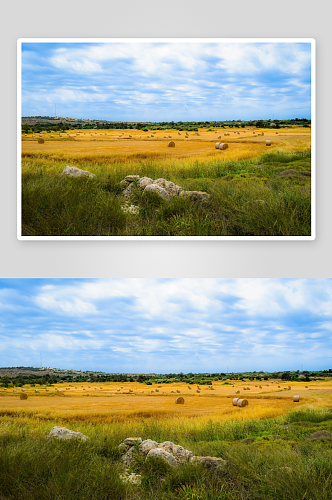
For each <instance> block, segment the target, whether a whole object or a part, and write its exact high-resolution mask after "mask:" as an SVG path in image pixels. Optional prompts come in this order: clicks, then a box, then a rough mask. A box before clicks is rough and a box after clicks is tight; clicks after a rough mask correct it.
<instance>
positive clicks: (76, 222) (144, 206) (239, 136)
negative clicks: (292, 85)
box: [22, 126, 311, 236]
mask: <svg viewBox="0 0 332 500" xmlns="http://www.w3.org/2000/svg"><path fill="white" fill-rule="evenodd" d="M226 134H227V135H226ZM262 134H264V135H262ZM51 136H52V137H51ZM38 138H39V134H35V137H33V136H32V134H31V133H30V134H26V135H25V134H23V135H22V234H23V235H25V236H292V235H293V236H308V235H310V234H311V227H310V220H311V187H310V186H311V183H310V172H311V160H310V148H311V134H310V128H307V129H306V128H303V127H296V126H292V127H287V128H286V127H285V128H280V129H278V130H273V129H266V128H264V129H257V128H254V127H247V128H246V129H239V130H236V131H234V130H232V129H228V128H220V129H217V128H201V129H198V133H196V132H192V131H190V132H189V133H188V137H186V133H185V132H184V131H181V132H179V131H176V130H174V129H169V130H159V131H149V132H143V131H142V130H135V129H130V130H100V129H98V131H96V130H94V129H91V130H82V131H81V132H80V133H78V132H77V130H76V129H75V130H69V131H66V132H65V133H62V134H61V137H60V133H58V132H56V133H50V132H47V133H42V138H43V139H44V141H45V142H44V143H43V144H39V143H38ZM267 140H269V141H271V145H270V146H268V147H267V146H266V141H267ZM170 141H174V142H175V147H168V143H169V142H170ZM216 142H226V143H227V145H228V148H227V149H225V150H219V149H216V148H215V143H216ZM67 165H72V166H75V167H78V168H81V169H83V170H88V171H89V172H91V173H93V174H95V176H96V177H95V179H93V180H90V179H89V180H87V179H66V182H63V180H64V179H62V178H61V177H60V174H61V172H62V171H63V169H64V167H65V166H67ZM285 172H286V173H285ZM130 174H136V175H140V176H141V177H142V176H148V177H150V178H152V179H158V178H165V179H166V180H168V181H172V182H174V183H175V184H177V185H179V186H181V187H182V188H183V189H184V190H192V191H204V192H207V193H208V194H209V195H210V198H209V200H208V202H207V203H205V204H204V205H200V204H195V203H193V202H191V201H190V200H184V199H180V198H179V197H177V198H173V199H171V200H160V199H157V198H158V197H157V198H156V197H150V198H151V199H150V198H149V197H146V198H145V199H142V197H141V196H140V193H139V192H137V193H134V194H133V197H132V200H131V203H133V204H134V205H136V206H137V207H138V208H139V211H138V212H137V214H136V215H132V214H128V213H126V212H125V211H124V210H123V209H122V208H121V207H122V206H123V202H124V201H123V196H122V190H121V186H120V181H121V180H122V179H123V178H124V177H125V176H126V175H130ZM280 174H282V175H280ZM71 181H74V182H71Z"/></svg>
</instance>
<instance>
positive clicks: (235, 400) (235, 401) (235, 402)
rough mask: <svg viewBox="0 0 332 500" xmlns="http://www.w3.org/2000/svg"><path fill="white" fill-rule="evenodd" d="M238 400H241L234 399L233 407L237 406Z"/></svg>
mask: <svg viewBox="0 0 332 500" xmlns="http://www.w3.org/2000/svg"><path fill="white" fill-rule="evenodd" d="M238 400H239V398H234V399H233V401H232V404H233V406H237V402H238Z"/></svg>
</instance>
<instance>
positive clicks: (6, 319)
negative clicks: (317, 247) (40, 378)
mask: <svg viewBox="0 0 332 500" xmlns="http://www.w3.org/2000/svg"><path fill="white" fill-rule="evenodd" d="M331 333H332V281H331V280H329V279H192V278H188V279H2V280H0V345H1V360H0V365H1V366H35V367H38V366H40V353H41V355H42V361H43V365H44V366H47V367H53V368H67V369H70V368H73V369H77V370H95V371H98V370H102V371H107V372H127V373H128V372H134V373H147V372H148V371H149V370H150V371H151V372H156V373H170V372H177V373H179V372H181V371H182V372H184V373H188V372H190V371H192V372H211V373H213V372H225V371H226V370H227V367H228V371H230V372H231V371H233V372H236V371H245V370H256V371H259V370H265V371H269V370H271V371H274V370H291V369H294V370H297V369H299V370H301V369H302V367H303V369H307V370H310V369H328V368H332V343H331Z"/></svg>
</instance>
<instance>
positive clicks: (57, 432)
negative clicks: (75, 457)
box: [47, 425, 89, 441]
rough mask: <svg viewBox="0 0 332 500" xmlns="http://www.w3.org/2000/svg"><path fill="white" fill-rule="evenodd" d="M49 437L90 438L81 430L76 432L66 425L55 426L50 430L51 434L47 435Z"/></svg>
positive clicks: (84, 439)
mask: <svg viewBox="0 0 332 500" xmlns="http://www.w3.org/2000/svg"><path fill="white" fill-rule="evenodd" d="M47 438H48V439H50V438H57V439H81V440H82V441H87V440H88V439H89V438H88V436H85V435H84V434H82V433H81V432H75V431H71V430H69V429H67V428H66V427H59V426H57V425H56V426H55V427H53V429H52V430H51V431H50V433H49V435H48V436H47Z"/></svg>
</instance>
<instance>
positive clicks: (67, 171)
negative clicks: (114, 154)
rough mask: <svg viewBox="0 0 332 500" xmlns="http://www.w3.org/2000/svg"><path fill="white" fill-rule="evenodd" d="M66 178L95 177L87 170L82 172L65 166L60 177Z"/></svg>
mask: <svg viewBox="0 0 332 500" xmlns="http://www.w3.org/2000/svg"><path fill="white" fill-rule="evenodd" d="M64 176H68V177H91V178H93V177H96V176H95V175H94V174H92V173H91V172H88V171H87V170H82V169H80V168H77V167H71V166H70V165H67V167H65V168H64V169H63V171H62V173H61V177H64Z"/></svg>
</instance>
